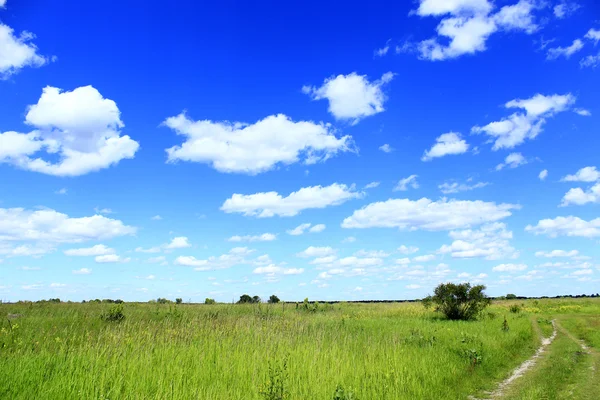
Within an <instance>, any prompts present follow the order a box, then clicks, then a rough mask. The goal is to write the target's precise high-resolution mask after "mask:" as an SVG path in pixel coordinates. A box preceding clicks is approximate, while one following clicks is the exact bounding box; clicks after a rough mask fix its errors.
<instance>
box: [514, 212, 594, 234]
mask: <svg viewBox="0 0 600 400" xmlns="http://www.w3.org/2000/svg"><path fill="white" fill-rule="evenodd" d="M525 231H527V232H531V233H533V234H535V235H547V236H550V237H552V238H554V237H557V236H572V237H587V238H592V237H598V236H600V218H596V219H593V220H590V221H585V220H583V219H581V218H579V217H574V216H572V215H570V216H568V217H556V218H554V219H542V220H540V221H539V222H538V223H537V225H535V226H532V225H527V226H526V227H525Z"/></svg>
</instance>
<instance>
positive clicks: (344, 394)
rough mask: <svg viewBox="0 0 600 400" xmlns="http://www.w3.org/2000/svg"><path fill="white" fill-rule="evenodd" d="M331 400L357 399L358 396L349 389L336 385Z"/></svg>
mask: <svg viewBox="0 0 600 400" xmlns="http://www.w3.org/2000/svg"><path fill="white" fill-rule="evenodd" d="M332 400H358V397H356V396H355V395H354V393H352V392H351V391H349V390H345V389H344V387H343V386H342V385H337V387H336V388H335V393H334V394H333V398H332Z"/></svg>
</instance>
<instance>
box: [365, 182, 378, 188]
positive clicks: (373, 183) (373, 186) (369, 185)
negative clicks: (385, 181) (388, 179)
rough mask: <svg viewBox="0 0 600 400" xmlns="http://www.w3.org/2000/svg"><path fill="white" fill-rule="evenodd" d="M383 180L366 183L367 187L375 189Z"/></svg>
mask: <svg viewBox="0 0 600 400" xmlns="http://www.w3.org/2000/svg"><path fill="white" fill-rule="evenodd" d="M380 183H381V182H371V183H367V184H366V185H365V189H375V188H376V187H378V186H379V185H380Z"/></svg>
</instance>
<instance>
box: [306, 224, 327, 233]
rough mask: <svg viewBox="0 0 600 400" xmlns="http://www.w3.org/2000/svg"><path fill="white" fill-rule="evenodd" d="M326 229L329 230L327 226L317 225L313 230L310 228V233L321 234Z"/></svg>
mask: <svg viewBox="0 0 600 400" xmlns="http://www.w3.org/2000/svg"><path fill="white" fill-rule="evenodd" d="M325 228H327V226H326V225H325V224H317V225H315V226H313V227H312V228H310V229H309V230H308V231H309V232H310V233H319V232H323V231H324V230H325Z"/></svg>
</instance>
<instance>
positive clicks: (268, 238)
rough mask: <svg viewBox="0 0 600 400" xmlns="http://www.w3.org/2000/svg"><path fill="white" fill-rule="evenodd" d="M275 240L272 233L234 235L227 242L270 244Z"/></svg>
mask: <svg viewBox="0 0 600 400" xmlns="http://www.w3.org/2000/svg"><path fill="white" fill-rule="evenodd" d="M275 239H277V235H274V234H272V233H263V234H262V235H245V236H239V235H236V236H232V237H230V238H229V239H227V240H228V241H230V242H272V241H273V240H275Z"/></svg>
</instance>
